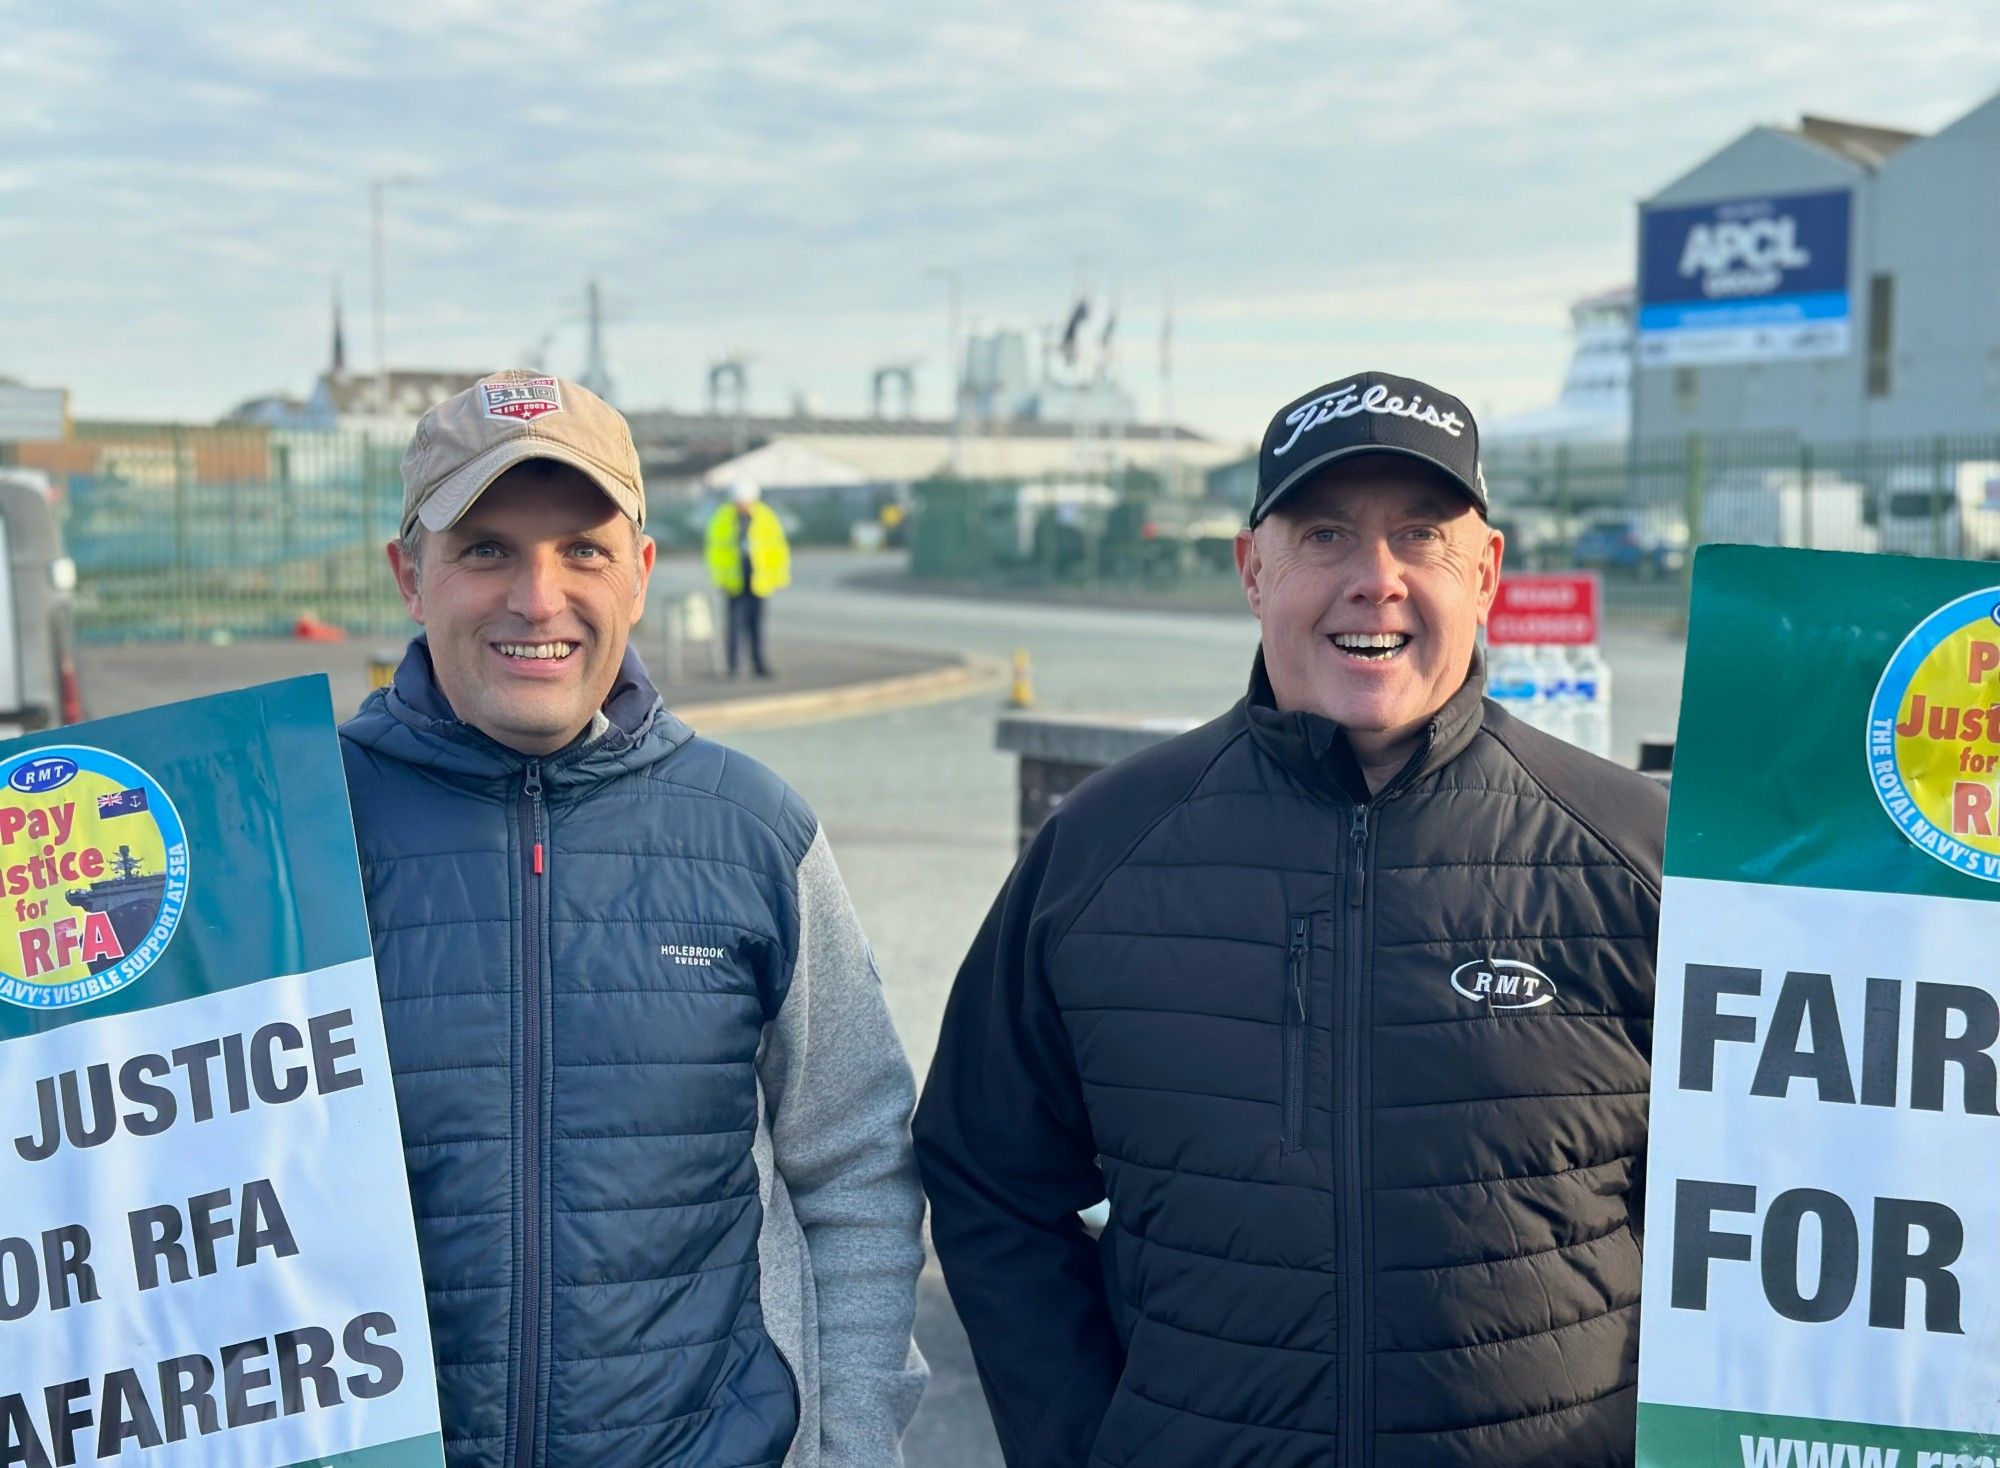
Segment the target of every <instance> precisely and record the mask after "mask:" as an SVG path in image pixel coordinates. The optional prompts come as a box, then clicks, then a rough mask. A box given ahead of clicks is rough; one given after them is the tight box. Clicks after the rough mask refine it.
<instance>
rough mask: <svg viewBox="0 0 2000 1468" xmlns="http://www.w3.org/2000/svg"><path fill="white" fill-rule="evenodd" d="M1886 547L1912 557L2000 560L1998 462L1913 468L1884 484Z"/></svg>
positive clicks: (1894, 473) (1902, 470) (1896, 473)
mask: <svg viewBox="0 0 2000 1468" xmlns="http://www.w3.org/2000/svg"><path fill="white" fill-rule="evenodd" d="M1882 549H1883V550H1886V551H1897V552H1900V553H1901V554H1903V555H1910V556H1955V557H1959V558H1961V559H1964V560H1972V561H1994V560H2000V462H1996V461H1995V460H1992V459H1974V460H1968V461H1966V462H1964V463H1959V464H1947V465H1945V466H1944V471H1943V475H1942V477H1940V475H1939V474H1938V472H1937V471H1936V470H1932V469H1928V468H1925V467H1923V466H1922V465H1917V464H1911V465H1906V466H1904V467H1902V468H1898V469H1895V470H1892V471H1891V472H1890V474H1889V477H1888V480H1887V481H1886V482H1885V483H1884V485H1883V494H1882Z"/></svg>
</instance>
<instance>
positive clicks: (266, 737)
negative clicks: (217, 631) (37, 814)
mask: <svg viewBox="0 0 2000 1468" xmlns="http://www.w3.org/2000/svg"><path fill="white" fill-rule="evenodd" d="M73 747H82V748H84V749H89V750H97V751H104V752H106V753H108V754H109V755H111V756H115V757H117V759H118V760H120V761H124V762H129V764H131V765H134V766H137V767H138V768H139V769H140V770H141V771H143V772H144V774H145V775H146V776H149V777H150V783H151V786H152V787H154V788H155V790H156V793H155V794H154V795H153V797H152V802H153V803H157V802H158V800H159V797H160V795H164V796H165V797H166V799H167V800H168V801H170V802H171V806H172V811H173V813H174V814H175V815H176V816H177V817H178V821H179V824H180V826H181V828H183V829H184V830H185V833H186V845H187V853H188V862H187V866H188V870H187V880H186V900H185V905H184V907H183V908H182V910H181V912H180V915H179V918H178V921H177V922H175V923H174V925H173V930H172V935H171V937H170V938H169V939H168V941H167V942H166V944H165V947H164V949H163V950H162V951H161V953H160V955H159V957H158V958H157V960H156V961H154V962H153V963H152V964H151V965H150V967H148V968H147V969H146V970H145V971H144V972H143V973H142V974H141V975H140V976H139V977H137V978H136V979H134V980H132V981H131V982H130V983H128V984H126V985H125V987H123V988H121V989H119V990H117V992H115V993H111V994H107V995H105V996H103V997H99V998H92V999H87V1000H85V1001H83V1002H80V1003H74V1004H69V1005H66V1006H64V1007H60V1008H31V1007H26V1006H24V1005H22V1004H20V1003H14V1002H0V1043H5V1042H6V1041H8V1040H13V1039H18V1038H20V1037H22V1036H26V1035H35V1034H45V1033H47V1032H49V1031H51V1030H55V1029H59V1028H61V1027H62V1026H64V1025H68V1024H72V1023H75V1022H76V1021H78V1020H83V1019H95V1018H99V1017H102V1016H104V1015H110V1014H124V1013H130V1012H132V1011H135V1010H140V1009H148V1008H151V1007H153V1006H155V1005H161V1004H172V1003H174V1002H176V1001H178V1000H182V999H188V998H193V997H195V996H197V995H201V994H210V993H215V992H217V991H220V990H224V989H231V988H235V987H238V986H240V985H243V984H253V983H257V982H260V981H261V980H264V979H268V978H271V977H273V976H275V975H280V974H296V973H304V972H307V971H309V970H314V969H321V968H326V967H330V966H331V965H333V964H337V963H342V962H345V961H348V960H351V959H357V958H366V957H368V955H369V951H370V950H369V938H368V919H367V912H366V909H365V907H364V906H363V904H362V899H361V877H360V869H359V865H358V863H357V861H356V858H355V851H354V828H353V824H352V821H351V818H350V816H349V813H348V804H347V781H346V777H345V775H344V773H343V771H342V767H341V761H340V748H339V740H338V737H337V736H336V734H335V733H334V725H333V700H332V695H331V692H330V689H329V686H328V683H327V679H326V677H325V675H324V674H315V675H313V676H311V677H306V678H293V679H288V680H286V681H285V682H282V683H269V684H265V685H263V686H261V687H256V688H247V689H244V690H242V691H240V692H235V693H224V694H217V695H216V696H214V697H211V698H201V699H195V700H192V701H190V702H187V703H176V704H168V705H165V706H163V707H161V708H156V709H147V710H144V711H142V712H139V713H132V714H123V715H120V716H118V717H116V718H110V719H101V720H98V721H96V722H93V723H88V724H79V725H74V726H71V727H69V728H64V729H52V730H47V731H44V732H41V733H38V734H34V735H30V736H28V737H27V738H24V739H17V740H12V741H9V742H7V743H6V744H0V771H5V770H7V769H9V768H10V767H12V768H15V769H20V768H21V767H22V766H23V765H24V764H31V763H33V761H23V760H22V758H21V757H22V756H24V755H28V754H39V755H41V756H43V757H44V758H45V759H46V761H47V762H48V763H49V764H50V766H51V768H55V769H57V770H58V774H60V773H61V771H60V762H61V759H62V758H63V757H62V755H61V751H62V750H63V749H64V748H73ZM86 758H87V757H86ZM26 782H27V781H26V777H24V783H26ZM139 788H142V789H143V788H146V787H143V786H142V787H139ZM10 801H12V802H14V803H15V804H16V805H17V806H18V805H21V804H25V803H26V797H24V796H22V795H20V794H19V793H18V792H17V790H16V789H15V788H13V787H9V786H4V785H0V831H4V830H6V829H7V826H6V819H5V818H6V808H7V806H8V805H9V802H10ZM122 819H124V820H127V821H132V822H137V821H140V820H145V819H154V820H162V821H163V820H164V819H165V813H164V812H163V811H158V810H156V811H152V812H145V811H143V810H142V811H141V812H139V813H135V814H133V815H130V816H125V817H123V818H122ZM106 828H107V829H110V830H112V831H113V833H114V836H115V831H116V826H115V823H110V822H107V823H106ZM14 834H15V836H16V838H17V839H16V840H15V841H13V842H12V843H10V845H9V847H6V848H0V874H4V872H5V871H6V870H7V868H8V867H9V865H10V863H15V862H17V859H18V858H20V857H21V856H23V855H32V854H33V853H34V852H37V851H39V850H40V849H41V847H40V846H37V845H35V844H34V843H32V842H31V841H30V840H29V839H28V838H27V835H26V833H25V832H19V831H17V832H15V833H14ZM50 844H53V843H43V845H50ZM102 844H103V845H105V846H110V844H111V843H110V840H109V839H107V841H106V842H105V843H102ZM100 854H101V855H102V856H104V857H105V858H106V859H109V858H110V857H111V856H113V855H114V854H115V848H113V849H112V850H109V851H103V852H101V853H100ZM108 875H110V874H107V876H108ZM24 880H25V879H24ZM89 885H90V884H87V883H86V882H85V881H83V880H82V879H78V880H77V881H75V882H58V883H56V884H54V885H53V886H50V887H47V888H29V889H27V890H26V891H25V892H24V893H22V894H17V895H14V896H0V902H7V903H8V904H9V906H8V909H7V912H8V917H9V919H10V920H9V921H8V922H6V923H5V924H0V972H4V973H8V974H19V973H20V972H21V971H22V969H23V964H24V955H23V952H22V945H23V944H24V943H25V942H27V941H28V940H27V939H25V938H24V937H22V936H21V934H20V933H19V932H18V931H17V929H18V928H19V926H21V925H20V924H18V923H16V922H13V921H12V920H11V919H12V915H13V913H14V912H15V907H14V906H13V904H14V903H16V902H18V901H19V900H20V897H21V896H29V897H40V898H41V899H42V900H44V901H46V902H48V903H49V904H50V906H51V916H52V917H58V916H63V915H67V916H69V917H70V918H71V919H72V921H74V920H75V919H76V918H77V917H78V916H79V915H80V914H81V912H82V908H81V907H79V906H77V905H76V904H75V903H72V902H71V901H70V900H69V896H68V893H69V892H71V891H79V892H80V896H79V901H81V902H85V903H87V902H88V900H89V897H88V889H89Z"/></svg>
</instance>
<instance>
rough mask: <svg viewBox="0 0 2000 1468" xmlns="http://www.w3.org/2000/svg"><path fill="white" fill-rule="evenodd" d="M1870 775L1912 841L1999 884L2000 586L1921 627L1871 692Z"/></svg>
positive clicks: (1950, 606) (1938, 613)
mask: <svg viewBox="0 0 2000 1468" xmlns="http://www.w3.org/2000/svg"><path fill="white" fill-rule="evenodd" d="M1868 773H1869V779H1870V781H1871V783H1872V784H1873V785H1874V787H1875V795H1876V798H1877V799H1879V800H1880V801H1881V802H1882V809H1883V810H1885V811H1887V812H1888V813H1889V818H1890V819H1891V820H1893V821H1894V822H1895V823H1896V825H1897V826H1898V827H1899V828H1900V829H1901V830H1902V832H1903V834H1904V835H1905V836H1907V837H1908V838H1909V839H1910V840H1911V841H1912V842H1913V843H1914V844H1915V845H1917V846H1918V847H1920V848H1921V849H1922V850H1924V851H1927V852H1929V853H1930V854H1931V855H1932V856H1934V857H1936V858H1937V859H1938V860H1939V861H1941V862H1944V863H1945V864H1946V865H1947V866H1951V867H1955V868H1957V869H1958V870H1959V871H1961V872H1964V873H1965V874H1966V875H1967V876H1969V877H1978V878H1980V879H1981V880H1982V881H1987V882H2000V587H1989V588H1987V589H1986V590H1983V591H1975V592H1973V593H1971V594H1970V595H1968V596H1961V597H1959V598H1958V599H1957V600H1956V601H1953V602H1949V603H1947V604H1946V605H1944V606H1942V607H1939V608H1938V609H1937V610H1936V611H1935V612H1932V613H1931V614H1930V615H1929V616H1928V617H1926V618H1924V620H1923V621H1921V622H1919V623H1918V624H1917V626H1916V628H1915V629H1914V630H1913V631H1912V632H1911V633H1910V635H1909V636H1908V637H1906V638H1904V639H1903V645H1902V646H1901V647H1899V648H1897V649H1896V655H1895V656H1894V657H1892V658H1890V659H1889V666H1888V667H1886V668H1885V669H1883V670H1882V681H1881V682H1880V683H1878V684H1877V685H1876V686H1875V697H1874V698H1873V700H1871V701H1870V703H1869V708H1868Z"/></svg>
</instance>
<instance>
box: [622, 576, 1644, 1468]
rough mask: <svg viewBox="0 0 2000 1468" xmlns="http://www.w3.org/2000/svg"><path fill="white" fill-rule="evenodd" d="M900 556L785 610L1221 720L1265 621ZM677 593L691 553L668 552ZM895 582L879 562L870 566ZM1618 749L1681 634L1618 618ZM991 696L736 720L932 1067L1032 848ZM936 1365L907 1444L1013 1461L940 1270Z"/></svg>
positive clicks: (930, 1278)
mask: <svg viewBox="0 0 2000 1468" xmlns="http://www.w3.org/2000/svg"><path fill="white" fill-rule="evenodd" d="M896 563H897V560H896V558H863V557H855V556H849V555H816V556H815V555H809V556H803V557H801V558H800V560H799V562H798V565H797V567H796V573H797V576H798V583H797V585H795V586H794V587H793V589H792V590H790V591H788V592H786V593H784V594H783V595H781V596H780V597H779V598H778V599H777V600H776V601H775V602H774V603H773V604H772V606H771V609H770V617H771V619H772V622H773V623H774V625H777V626H787V625H796V626H810V627H811V628H812V634H813V635H814V636H815V637H821V638H829V639H839V638H850V639H853V640H856V641H860V642H866V643H873V644H880V645H898V646H907V647H921V648H939V647H942V648H952V649H958V650H964V651H970V652H979V653H985V654H988V655H991V656H997V657H1005V656H1007V655H1009V654H1010V653H1011V652H1012V650H1013V649H1014V648H1015V647H1026V648H1027V649H1028V650H1029V652H1030V654H1031V655H1032V658H1033V666H1034V683H1035V692H1036V695H1037V699H1038V705H1039V707H1041V708H1043V709H1047V710H1055V711H1066V712H1093V711H1095V712H1109V713H1146V714H1177V715H1190V716H1207V715H1211V714H1214V713H1219V712H1220V711H1221V710H1223V709H1224V708H1227V707H1228V706H1229V705H1230V704H1231V703H1233V702H1234V701H1235V700H1236V699H1237V698H1238V697H1239V696H1240V695H1241V693H1242V691H1243V686H1244V681H1245V679H1246V677H1247V675H1248V672H1249V667H1250V658H1251V654H1252V651H1253V650H1254V648H1255V644H1256V624H1255V622H1253V621H1252V620H1251V618H1250V616H1249V614H1248V612H1247V611H1246V612H1244V613H1243V614H1242V615H1241V616H1240V617H1231V616H1218V615H1214V614H1190V613H1176V612H1135V611H1121V610H1106V609H1095V608H1079V607H1056V606H1047V605H1037V604H1015V603H1006V602H994V601H985V600H971V599H960V598H952V597H931V596H927V597H918V596H908V595H902V594H898V593H893V592H883V591H880V590H874V591H859V590H855V589H852V588H849V587H846V586H844V585H843V582H844V580H845V579H847V578H848V577H850V576H852V575H854V574H855V573H856V572H868V571H874V572H878V573H879V572H880V571H882V570H884V569H886V568H891V567H893V566H894V565H895V564H896ZM662 571H663V573H664V576H663V579H662V594H666V593H667V592H668V591H669V590H670V589H671V588H673V587H674V586H675V585H676V584H677V582H678V581H679V580H680V579H682V578H691V577H692V575H693V571H694V568H693V567H691V566H685V565H679V564H668V565H666V566H664V567H663V568H662ZM870 579H876V578H870ZM1607 655H1608V657H1609V659H1610V661H1611V664H1612V668H1613V673H1614V678H1615V686H1614V696H1613V732H1614V741H1615V743H1614V748H1616V749H1617V750H1618V751H1619V752H1620V754H1621V756H1622V757H1624V758H1626V759H1628V760H1629V759H1630V758H1631V757H1632V755H1633V753H1634V752H1635V751H1636V748H1637V744H1638V740H1639V738H1640V737H1641V735H1644V734H1650V733H1654V732H1663V733H1672V732H1673V729H1674V726H1675V721H1676V717H1677V711H1678V707H1679V703H1680V676H1681V671H1680V665H1681V648H1680V644H1679V643H1678V642H1677V641H1676V640H1673V639H1671V638H1668V637H1665V636H1662V635H1659V634H1656V633H1637V632H1634V633H1614V634H1613V635H1612V637H1611V639H1610V641H1609V644H1608V646H1607ZM999 711H1000V710H999V708H998V706H997V703H996V702H995V701H994V700H992V699H985V698H982V699H977V700H963V701H960V702H957V703H947V704H939V705H934V706H931V707H927V708H920V709H911V710H906V711H903V712H898V713H891V714H885V715H880V716H876V717H870V718H859V719H852V720H846V721H841V722H836V723H827V724H819V725H814V726H810V727H802V728H793V729H783V730H771V731H765V732H762V733H754V734H753V733H745V734H740V735H734V736H724V742H725V743H728V744H731V745H734V746H735V747H737V748H740V749H742V750H744V751H746V752H747V753H749V754H752V755H755V756H756V757H757V758H759V759H762V760H764V761H766V762H767V763H769V764H771V765H772V766H773V767H775V768H776V769H777V770H778V771H779V773H780V774H782V775H783V776H784V777H785V778H786V779H787V780H789V781H791V782H792V784H793V785H795V786H796V787H797V788H798V789H799V790H800V791H802V792H803V793H804V794H805V796H806V797H807V798H808V799H809V800H811V801H812V803H813V805H814V807H815V808H816V809H817V810H818V812H819V815H820V818H821V820H822V822H823V823H824V824H825V826H826V829H827V831H828V833H829V835H830V837H831V839H832V842H833V848H834V852H835V855H836V857H837V858H838V860H839V862H840V865H841V869H842V871H843V872H844V873H845V875H846V878H847V882H848V886H849V888H850V889H851V890H852V892H853V895H854V900H855V903H856V905H857V907H858V908H859V909H860V913H861V918H862V922H863V923H864V925H865V926H866V928H867V930H868V934H869V937H870V939H871V941H872V942H873V944H874V947H875V951H876V955H877V958H878V960H879V962H880V966H881V969H882V975H883V980H884V983H885V984H886V986H887V989H888V995H889V1003H890V1007H891V1009H892V1010H893V1011H894V1014H895V1017H896V1023H897V1025H898V1027H899V1028H900V1029H901V1032H902V1035H903V1039H904V1043H905V1044H906V1045H907V1046H908V1048H909V1052H910V1058H911V1061H912V1062H913V1063H914V1064H915V1066H916V1068H917V1074H918V1076H919V1078H920V1079H921V1077H922V1076H923V1074H924V1073H925V1071H926V1069H927V1068H928V1066H929V1063H930V1058H931V1053H932V1048H933V1045H934V1043H935V1039H936V1036H937V1029H938V1023H939V1020H940V1018H941V1017H942V1014H943V1010H944V1002H945V997H946V994H947V992H948V990H949V987H950V984H951V979H952V975H953V973H954V972H955V970H956V968H957V964H958V961H959V959H960V957H961V956H962V955H963V954H964V951H965V948H966V946H967V944H968V943H969V942H970V941H971V939H972V935H973V932H974V931H975V929H976V928H977V927H978V924H979V921H980V919H981V918H982V917H983V916H984V915H985V911H986V908H987V905H988V904H989V903H990V902H991V901H992V899H993V896H994V893H995V892H996V891H997V890H998V888H999V886H1000V883H1001V881H1002V880H1003V879H1004V878H1005V877H1006V875H1007V871H1008V869H1009V867H1010V866H1011V864H1012V861H1013V856H1014V850H1015V830H1014V818H1015V789H1014V778H1015V771H1014V760H1013V757H1012V756H1011V755H1003V754H1000V753H998V752H997V751H996V750H995V749H994V747H993V732H994V719H995V717H996V715H997V714H998V713H999ZM917 1334H918V1341H919V1343H920V1344H921V1345H922V1347H923V1349H924V1352H925V1354H926V1355H927V1356H928V1357H929V1358H930V1361H931V1365H932V1370H933V1373H934V1375H933V1378H932V1383H931V1388H930V1391H929V1393H928V1394H927V1396H926V1397H925V1399H924V1404H923V1407H922V1409H921V1410H920V1412H919V1414H918V1417H917V1421H916V1423H915V1425H914V1426H913V1428H912V1430H911V1434H910V1438H909V1440H908V1443H907V1452H908V1459H909V1462H910V1464H911V1465H912V1468H998V1465H999V1464H1000V1456H999V1450H998V1448H997V1446H996V1445H995V1444H994V1441H993V1437H992V1429H991V1427H990V1425H989V1424H988V1422H987V1419H986V1412H985V1407H984V1403H983V1401H982V1399H981V1397H980V1394H979V1388H978V1384H977V1382H976V1380H975V1379H974V1378H973V1376H972V1370H971V1362H970V1357H969V1355H968V1354H967V1351H966V1346H965V1341H964V1336H963V1334H962V1332H960V1331H959V1330H958V1328H957V1323H956V1319H955V1317H954V1316H953V1314H952V1312H951V1308H950V1303H949V1301H948V1299H947V1298H946V1296H945V1292H944V1289H943V1285H942V1282H941V1280H940V1279H939V1278H938V1276H937V1273H936V1270H935V1267H933V1268H932V1270H931V1272H930V1273H929V1274H928V1275H927V1277H926V1280H925V1286H924V1291H923V1296H922V1300H921V1304H920V1308H919V1314H918V1331H917Z"/></svg>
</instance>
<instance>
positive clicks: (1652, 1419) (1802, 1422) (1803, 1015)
mask: <svg viewBox="0 0 2000 1468" xmlns="http://www.w3.org/2000/svg"><path fill="white" fill-rule="evenodd" d="M1997 784H2000V567H1995V566H1990V565H1980V564H1973V563H1962V562H1943V561H1924V560H1912V559H1907V558H1903V557H1893V556H1861V555H1838V554H1827V553H1820V552H1813V551H1791V550H1766V549H1757V548H1752V547H1735V546H1727V547H1712V548H1708V549H1704V550H1703V551H1702V552H1701V553H1700V555H1699V557H1698V558H1697V560H1696V563H1695V573H1694V597H1693V609H1692V616H1691V621H1690V626H1689V632H1688V652H1687V678H1686V683H1685V687H1684V690H1683V694H1682V703H1681V725H1680V738H1679V742H1678V745H1677V747H1676V751H1675V760H1674V783H1673V798H1672V810H1671V814H1670V817H1669V820H1668V823H1667V853H1666V885H1665V893H1664V902H1663V906H1662V910H1661V916H1660V964H1659V1007H1658V1023H1657V1027H1656V1031H1655V1041H1654V1051H1653V1092H1652V1140H1651V1145H1650V1148H1649V1152H1648V1157H1647V1167H1646V1188H1647V1196H1646V1258H1645V1303H1644V1309H1643V1311H1642V1326H1641V1331H1642V1335H1641V1348H1640V1357H1639V1447H1638V1461H1639V1463H1640V1465H1641V1468H1683V1465H1696V1464H1700V1465H1710V1464H1729V1465H1731V1468H1735V1465H1743V1468H1821V1465H1824V1468H1842V1465H1852V1468H1991V1465H1992V1464H1994V1463H1995V1462H1996V1461H2000V1104H1996V1102H1997V1101H2000V1098H1996V1058H2000V795H1997V794H1996V785H1997Z"/></svg>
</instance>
